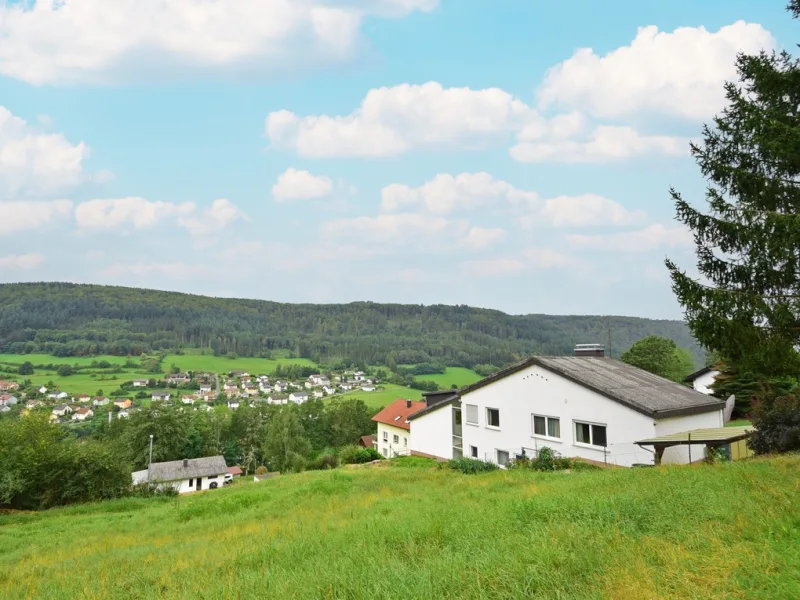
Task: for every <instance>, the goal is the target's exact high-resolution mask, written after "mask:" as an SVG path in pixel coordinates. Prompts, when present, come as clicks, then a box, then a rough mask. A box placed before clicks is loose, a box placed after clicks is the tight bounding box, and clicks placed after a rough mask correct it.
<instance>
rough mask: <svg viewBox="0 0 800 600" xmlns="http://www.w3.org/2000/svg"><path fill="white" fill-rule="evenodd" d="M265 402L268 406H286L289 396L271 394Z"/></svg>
mask: <svg viewBox="0 0 800 600" xmlns="http://www.w3.org/2000/svg"><path fill="white" fill-rule="evenodd" d="M267 401H268V402H269V403H270V404H288V403H289V396H283V395H281V394H271V395H270V396H269V398H267Z"/></svg>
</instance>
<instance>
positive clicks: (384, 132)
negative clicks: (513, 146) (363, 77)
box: [266, 81, 531, 158]
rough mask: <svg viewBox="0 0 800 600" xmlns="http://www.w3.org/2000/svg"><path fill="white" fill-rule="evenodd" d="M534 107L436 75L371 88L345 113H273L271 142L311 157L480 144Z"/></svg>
mask: <svg viewBox="0 0 800 600" xmlns="http://www.w3.org/2000/svg"><path fill="white" fill-rule="evenodd" d="M530 112H531V110H530V107H528V106H527V105H526V104H525V103H523V102H521V101H519V100H517V99H515V98H514V97H513V96H512V95H511V94H509V93H508V92H505V91H503V90H500V89H497V88H488V89H483V90H472V89H470V88H444V87H442V85H441V84H440V83H437V82H434V81H431V82H428V83H426V84H423V85H410V84H407V83H404V84H401V85H398V86H395V87H391V88H387V87H383V88H379V89H372V90H370V91H369V92H368V93H367V95H366V97H365V98H364V100H363V101H362V103H361V106H360V107H359V108H358V109H357V110H355V111H354V112H352V113H350V114H349V115H346V116H328V115H313V116H307V117H299V116H297V115H295V114H294V113H291V112H289V111H287V110H282V111H278V112H273V113H270V114H269V116H268V117H267V120H266V133H267V136H268V137H269V139H270V140H271V142H272V144H273V145H274V146H276V147H279V148H289V149H293V150H295V151H296V152H297V153H298V154H300V155H301V156H306V157H315V158H319V157H332V156H375V157H377V156H394V155H398V154H403V153H404V152H407V151H409V150H411V149H412V148H425V147H427V148H436V147H443V146H455V145H458V146H459V147H465V146H466V147H481V146H484V145H485V144H487V143H489V142H491V141H495V140H503V139H504V136H505V135H508V134H509V133H511V132H514V131H517V130H518V129H519V128H520V127H522V125H523V124H524V122H525V121H526V119H527V118H529V116H530Z"/></svg>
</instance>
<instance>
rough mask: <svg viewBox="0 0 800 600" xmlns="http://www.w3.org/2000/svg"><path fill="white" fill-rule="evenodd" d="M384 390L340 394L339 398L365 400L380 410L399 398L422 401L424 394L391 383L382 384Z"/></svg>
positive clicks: (373, 407)
mask: <svg viewBox="0 0 800 600" xmlns="http://www.w3.org/2000/svg"><path fill="white" fill-rule="evenodd" d="M380 387H381V388H383V389H377V390H375V391H374V392H363V391H361V390H357V391H352V392H348V393H346V394H340V395H339V396H336V397H337V398H357V399H359V400H363V401H364V404H366V405H367V406H368V407H369V408H371V409H373V410H378V409H380V408H383V407H385V406H388V405H389V404H391V403H392V402H394V401H395V400H397V399H398V398H403V399H405V400H422V392H421V391H420V390H414V389H411V388H407V387H403V386H401V385H393V384H391V383H386V384H381V386H380Z"/></svg>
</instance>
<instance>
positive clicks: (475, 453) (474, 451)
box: [469, 446, 478, 458]
mask: <svg viewBox="0 0 800 600" xmlns="http://www.w3.org/2000/svg"><path fill="white" fill-rule="evenodd" d="M469 455H470V456H471V457H472V458H478V447H477V446H470V447H469Z"/></svg>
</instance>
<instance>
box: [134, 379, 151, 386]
mask: <svg viewBox="0 0 800 600" xmlns="http://www.w3.org/2000/svg"><path fill="white" fill-rule="evenodd" d="M147 383H148V381H147V379H134V380H133V387H147Z"/></svg>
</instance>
